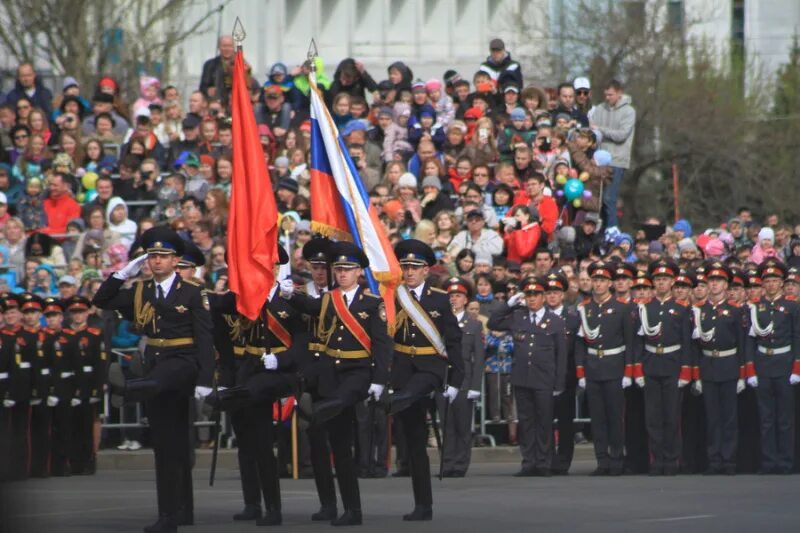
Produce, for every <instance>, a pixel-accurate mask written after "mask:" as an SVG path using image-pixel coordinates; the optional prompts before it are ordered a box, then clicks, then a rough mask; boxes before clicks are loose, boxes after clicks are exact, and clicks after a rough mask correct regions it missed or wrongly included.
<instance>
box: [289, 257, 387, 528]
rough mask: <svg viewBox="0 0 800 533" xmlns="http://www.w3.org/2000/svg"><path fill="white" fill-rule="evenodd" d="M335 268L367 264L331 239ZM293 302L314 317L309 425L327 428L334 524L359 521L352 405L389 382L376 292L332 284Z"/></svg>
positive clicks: (383, 320)
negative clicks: (315, 356) (337, 507)
mask: <svg viewBox="0 0 800 533" xmlns="http://www.w3.org/2000/svg"><path fill="white" fill-rule="evenodd" d="M329 255H330V257H331V258H332V262H333V266H334V268H366V267H367V266H368V265H369V262H368V260H367V257H366V255H365V254H364V252H363V251H362V250H361V249H360V248H358V247H357V246H355V245H354V244H352V243H348V242H337V243H333V244H331V246H330V249H329ZM290 301H291V303H292V305H294V306H296V307H297V309H299V310H301V311H302V312H304V313H306V314H310V315H316V316H317V317H318V318H317V320H318V330H317V333H318V335H317V340H318V343H319V346H318V347H319V348H323V347H324V350H320V351H319V353H321V355H320V357H319V361H318V362H317V363H315V364H314V366H315V369H314V372H313V373H314V377H315V379H316V380H317V394H318V395H319V397H320V400H319V401H317V402H316V403H315V404H314V407H313V414H312V423H314V424H324V425H325V429H326V430H327V432H328V438H329V440H330V445H331V450H332V451H333V461H334V465H335V467H336V478H337V482H338V484H339V492H340V493H341V496H342V505H343V507H344V513H343V514H342V515H341V516H340V517H338V518H336V519H334V520H332V521H331V524H333V525H357V524H361V522H362V514H361V495H360V492H359V488H358V476H357V472H356V468H355V463H354V461H353V450H352V447H353V424H354V421H355V411H354V406H355V404H356V403H357V402H360V401H362V400H364V399H366V398H367V391H368V389H369V387H370V384H371V383H375V384H379V385H383V384H385V383H386V382H387V381H388V377H389V364H390V354H391V339H390V338H389V335H388V333H387V327H386V314H385V310H384V308H383V300H382V299H381V298H380V296H376V295H373V294H369V293H366V292H365V291H364V289H363V288H361V287H360V286H358V285H356V286H355V287H353V288H351V289H350V290H349V291H348V292H347V293H345V292H344V291H342V289H341V288H336V289H334V290H332V291H330V292H327V293H325V294H324V295H323V296H322V298H319V299H316V298H312V297H309V296H307V295H305V294H299V293H294V294H293V296H292V298H291V300H290Z"/></svg>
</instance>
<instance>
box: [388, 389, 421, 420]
mask: <svg viewBox="0 0 800 533" xmlns="http://www.w3.org/2000/svg"><path fill="white" fill-rule="evenodd" d="M420 398H421V397H420V396H419V395H412V394H408V393H407V392H405V391H400V392H398V393H396V394H392V395H391V396H389V414H390V415H396V414H397V413H399V412H401V411H405V410H406V409H408V408H409V407H411V405H412V404H413V403H414V402H416V401H417V400H419V399H420Z"/></svg>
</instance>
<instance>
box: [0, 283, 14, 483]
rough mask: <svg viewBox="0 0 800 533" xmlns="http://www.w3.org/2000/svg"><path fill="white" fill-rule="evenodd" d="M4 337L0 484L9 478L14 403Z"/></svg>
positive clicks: (10, 356)
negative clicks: (9, 390)
mask: <svg viewBox="0 0 800 533" xmlns="http://www.w3.org/2000/svg"><path fill="white" fill-rule="evenodd" d="M5 309H6V295H2V296H0V311H2V312H3V313H5ZM5 340H6V339H5V335H4V334H3V332H2V329H0V399H1V400H2V402H3V403H2V404H0V427H1V428H5V430H4V431H0V482H2V481H6V480H7V479H8V478H9V476H10V472H9V467H10V466H11V461H10V446H11V431H10V424H11V407H13V405H14V401H13V400H11V399H10V398H9V396H8V389H9V373H10V372H11V367H12V364H13V363H14V352H13V350H9V349H7V348H4V347H3V344H4V343H5Z"/></svg>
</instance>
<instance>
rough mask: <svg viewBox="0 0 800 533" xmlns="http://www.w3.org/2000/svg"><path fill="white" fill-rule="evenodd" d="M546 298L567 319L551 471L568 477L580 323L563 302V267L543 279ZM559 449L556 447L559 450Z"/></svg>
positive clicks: (555, 311)
mask: <svg viewBox="0 0 800 533" xmlns="http://www.w3.org/2000/svg"><path fill="white" fill-rule="evenodd" d="M544 282H545V283H544V298H545V303H546V304H547V307H548V309H549V310H550V311H551V312H552V313H554V314H555V315H557V316H559V317H561V319H562V320H563V321H564V337H565V339H566V342H565V344H566V359H567V370H566V377H565V379H564V392H563V393H561V394H559V395H558V396H557V397H556V398H555V407H554V412H553V415H554V416H555V417H556V418H557V419H558V420H557V423H556V429H557V430H558V445H557V447H556V446H555V445H554V446H553V448H554V449H553V464H552V466H551V468H550V470H551V472H552V473H553V474H554V475H557V476H565V475H567V474H568V473H569V468H570V466H571V465H572V457H573V455H574V454H575V422H574V420H575V397H576V390H577V385H578V379H577V378H576V377H575V336H576V335H577V333H578V329H579V328H580V325H581V320H580V317H579V316H578V312H577V311H576V310H575V307H574V306H570V307H567V306H566V305H564V295H565V294H566V291H567V289H568V288H569V280H567V277H566V276H565V275H564V273H563V272H561V271H560V270H556V271H552V272H550V273H549V274H548V275H547V276H546V277H545V280H544ZM556 448H557V449H556Z"/></svg>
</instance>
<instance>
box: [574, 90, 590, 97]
mask: <svg viewBox="0 0 800 533" xmlns="http://www.w3.org/2000/svg"><path fill="white" fill-rule="evenodd" d="M575 93H576V94H582V95H584V96H586V95H588V94H589V90H588V89H578V90H577V91H575Z"/></svg>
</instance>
